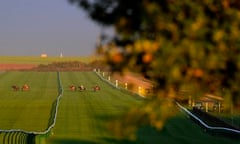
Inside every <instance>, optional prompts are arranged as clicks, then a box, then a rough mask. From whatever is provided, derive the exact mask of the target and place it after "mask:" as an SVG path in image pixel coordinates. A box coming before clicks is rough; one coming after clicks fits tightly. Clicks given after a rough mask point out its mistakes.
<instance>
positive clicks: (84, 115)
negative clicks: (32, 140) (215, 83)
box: [0, 72, 240, 144]
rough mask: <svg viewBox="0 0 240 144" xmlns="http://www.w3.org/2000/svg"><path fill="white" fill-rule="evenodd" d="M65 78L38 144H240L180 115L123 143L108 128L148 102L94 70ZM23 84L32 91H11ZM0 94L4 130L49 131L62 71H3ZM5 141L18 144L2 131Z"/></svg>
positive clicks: (63, 75) (0, 125) (0, 135)
mask: <svg viewBox="0 0 240 144" xmlns="http://www.w3.org/2000/svg"><path fill="white" fill-rule="evenodd" d="M60 78H61V82H62V86H63V89H64V91H63V96H62V98H61V99H60V103H59V109H58V115H57V119H56V125H55V126H54V128H53V129H52V130H51V132H50V133H49V134H48V135H44V136H37V137H36V143H37V144H155V143H163V144H192V143H194V144H203V143H204V144H233V143H234V144H237V143H240V140H234V139H230V138H224V137H222V136H212V135H209V134H207V133H206V132H204V130H203V129H202V128H200V127H199V126H198V125H196V124H195V123H194V122H193V121H192V120H191V119H189V118H187V117H186V116H185V115H184V114H181V113H179V115H177V116H176V117H174V118H172V119H170V120H168V121H167V123H166V125H165V126H164V128H163V129H162V130H161V131H160V130H155V129H154V128H151V127H147V126H146V127H141V128H140V129H139V130H138V131H137V139H136V141H129V140H120V139H118V138H116V137H115V136H114V135H113V134H112V132H111V131H109V130H107V129H106V127H105V126H106V124H107V123H108V122H109V121H110V120H111V119H113V118H117V117H118V116H120V115H122V114H123V113H125V112H126V111H127V110H128V109H129V108H131V107H132V106H135V105H139V104H141V103H143V102H144V100H143V99H141V98H139V97H136V96H133V95H129V94H128V93H125V92H123V91H119V90H118V89H116V88H113V87H111V86H109V85H108V84H106V83H105V82H103V81H101V80H100V79H99V78H98V77H97V76H96V74H94V73H93V72H61V73H60ZM24 83H28V84H29V85H30V87H31V90H30V91H28V92H22V91H19V92H16V91H13V90H12V89H11V85H13V84H19V85H21V84H24ZM71 84H75V85H81V84H83V85H84V86H85V87H86V88H87V90H86V91H82V92H80V91H70V90H69V89H68V86H69V85H71ZM96 84H98V85H100V86H101V91H98V92H93V91H92V89H91V88H92V86H94V85H96ZM0 92H1V95H0V98H1V101H0V111H1V117H0V129H23V130H27V131H44V130H46V128H47V127H48V126H49V120H50V114H51V109H52V103H53V102H54V100H55V99H56V98H57V96H58V85H57V73H56V72H3V73H0ZM12 135H17V134H15V133H13V134H12ZM3 139H4V140H6V139H8V140H6V141H8V143H10V142H12V143H14V142H13V141H14V140H11V139H9V138H7V137H6V135H4V133H0V143H1V141H2V140H3ZM6 143H7V142H5V144H6Z"/></svg>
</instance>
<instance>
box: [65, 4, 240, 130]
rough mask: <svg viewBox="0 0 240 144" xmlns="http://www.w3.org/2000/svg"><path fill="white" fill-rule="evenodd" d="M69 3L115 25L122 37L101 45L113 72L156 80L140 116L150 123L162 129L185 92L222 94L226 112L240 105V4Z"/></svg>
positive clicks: (101, 20)
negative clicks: (128, 73)
mask: <svg viewBox="0 0 240 144" xmlns="http://www.w3.org/2000/svg"><path fill="white" fill-rule="evenodd" d="M69 1H70V2H72V3H75V4H78V5H79V6H80V7H81V8H83V9H84V10H85V11H86V12H87V13H88V15H89V16H90V18H91V19H93V20H94V21H96V22H98V23H100V24H103V25H105V26H114V28H115V30H116V36H115V37H114V38H112V40H111V42H109V44H108V45H105V46H102V47H99V49H100V50H99V51H101V52H102V53H103V54H104V55H105V57H106V60H107V63H108V64H109V65H110V66H111V67H112V70H113V71H125V70H130V71H135V72H139V73H141V74H143V75H144V76H145V77H147V78H149V79H151V80H152V81H154V82H155V87H156V97H155V98H154V99H153V100H151V101H150V102H149V103H148V105H146V106H145V107H143V108H141V109H140V110H139V111H141V112H138V115H140V114H141V115H144V120H142V121H144V122H145V123H148V124H151V125H153V126H156V127H158V128H161V127H162V124H163V122H164V121H165V120H166V119H167V118H168V117H169V116H170V115H172V114H170V115H169V110H168V109H166V106H168V107H173V106H174V102H175V101H177V100H179V97H178V93H179V91H181V90H187V91H190V92H191V93H192V95H194V96H195V97H198V96H201V95H203V94H204V93H206V92H209V93H212V94H217V95H221V96H223V97H224V99H225V101H227V103H226V105H225V107H226V109H230V105H232V104H233V106H234V108H239V107H240V102H239V100H240V90H239V88H238V86H239V85H240V81H239V79H240V73H239V69H240V55H239V54H240V39H239V36H240V33H239V31H240V2H239V1H238V0H222V1H218V0H194V1H192V0H181V1H178V0H128V1H125V0H114V1H112V0H69ZM159 103H161V105H159ZM156 109H158V111H156ZM159 110H160V112H159ZM139 117H140V116H139Z"/></svg>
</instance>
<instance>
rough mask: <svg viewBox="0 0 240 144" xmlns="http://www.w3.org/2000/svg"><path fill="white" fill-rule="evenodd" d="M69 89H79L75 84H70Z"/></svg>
mask: <svg viewBox="0 0 240 144" xmlns="http://www.w3.org/2000/svg"><path fill="white" fill-rule="evenodd" d="M69 89H70V91H76V90H77V88H76V86H74V85H70V86H69Z"/></svg>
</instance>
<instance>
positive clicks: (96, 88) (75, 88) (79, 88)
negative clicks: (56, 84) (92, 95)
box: [69, 85, 101, 92]
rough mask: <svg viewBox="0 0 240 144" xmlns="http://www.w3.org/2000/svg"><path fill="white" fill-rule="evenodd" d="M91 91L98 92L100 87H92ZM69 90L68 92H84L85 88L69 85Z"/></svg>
mask: <svg viewBox="0 0 240 144" xmlns="http://www.w3.org/2000/svg"><path fill="white" fill-rule="evenodd" d="M92 89H93V91H95V92H96V91H99V90H100V89H101V88H100V86H98V85H96V86H94V87H92ZM69 90H70V91H77V90H79V91H85V90H86V87H84V86H83V85H80V86H75V85H70V86H69Z"/></svg>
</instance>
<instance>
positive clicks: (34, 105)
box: [0, 72, 58, 143]
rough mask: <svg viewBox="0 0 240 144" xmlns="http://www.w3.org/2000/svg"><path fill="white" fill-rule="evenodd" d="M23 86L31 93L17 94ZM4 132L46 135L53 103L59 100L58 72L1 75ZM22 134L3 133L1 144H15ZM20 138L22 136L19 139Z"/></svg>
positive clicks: (0, 107) (0, 121)
mask: <svg viewBox="0 0 240 144" xmlns="http://www.w3.org/2000/svg"><path fill="white" fill-rule="evenodd" d="M23 84H28V85H29V86H30V90H29V91H21V90H19V91H14V90H13V89H12V88H11V86H12V85H18V86H19V87H21V86H22V85H23ZM0 93H1V95H0V99H1V100H0V114H1V117H0V130H23V131H27V132H43V131H45V130H46V129H47V128H48V126H49V118H50V117H51V116H50V115H51V110H52V103H53V102H54V101H55V100H56V97H57V96H58V85H57V74H56V72H49V73H41V72H4V73H1V74H0ZM14 135H18V133H11V134H8V135H7V134H6V133H4V132H1V133H0V143H1V142H3V143H4V141H6V137H8V141H17V140H14V138H16V137H17V136H14ZM19 137H20V136H19Z"/></svg>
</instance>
